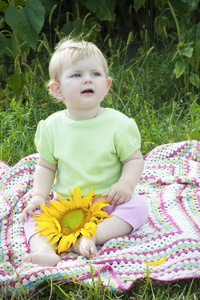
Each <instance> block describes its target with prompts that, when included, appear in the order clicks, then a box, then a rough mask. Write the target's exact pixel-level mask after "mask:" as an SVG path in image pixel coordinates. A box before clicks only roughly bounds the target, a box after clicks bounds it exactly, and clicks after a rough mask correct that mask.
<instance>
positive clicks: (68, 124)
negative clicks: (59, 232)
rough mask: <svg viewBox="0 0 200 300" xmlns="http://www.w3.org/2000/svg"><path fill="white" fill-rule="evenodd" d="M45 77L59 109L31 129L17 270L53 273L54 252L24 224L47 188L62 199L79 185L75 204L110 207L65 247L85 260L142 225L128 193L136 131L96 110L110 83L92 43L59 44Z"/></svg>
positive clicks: (139, 168) (144, 212)
mask: <svg viewBox="0 0 200 300" xmlns="http://www.w3.org/2000/svg"><path fill="white" fill-rule="evenodd" d="M49 74H50V81H49V83H48V86H49V89H50V92H51V93H52V94H53V96H54V97H55V98H57V99H58V100H60V101H62V102H63V103H64V104H65V105H66V109H65V110H62V111H58V112H56V113H54V114H52V115H51V116H49V117H48V118H47V119H46V120H42V121H40V123H39V125H38V128H37V131H36V136H35V143H36V146H37V150H38V152H39V160H38V164H37V166H36V170H35V174H34V183H33V197H32V199H31V201H30V202H29V204H28V205H27V207H26V208H25V209H24V211H23V213H22V220H23V221H24V222H25V233H26V237H27V242H28V243H29V245H30V249H31V253H30V254H29V255H27V256H26V257H24V262H27V261H30V262H32V263H36V264H40V265H45V266H55V265H57V263H59V262H60V261H61V258H60V256H59V255H58V254H57V252H56V250H55V249H54V247H55V246H56V245H54V247H52V246H51V245H50V243H51V240H50V241H48V242H47V241H46V239H47V237H46V236H44V235H41V236H39V233H38V232H36V231H35V228H36V227H35V226H34V219H33V218H32V216H33V215H34V214H35V213H37V212H40V204H42V203H46V202H47V201H48V199H49V193H50V190H51V188H52V185H53V183H54V181H55V192H56V193H58V194H60V195H61V196H62V197H63V199H67V197H68V195H67V192H68V190H69V189H71V191H73V188H74V187H76V186H77V185H79V186H80V189H81V193H82V195H83V196H84V195H86V194H88V193H89V192H90V191H91V188H94V192H95V194H97V195H100V196H101V197H105V198H107V203H109V204H110V205H109V206H108V207H105V210H106V211H107V212H108V213H109V214H110V217H109V218H105V219H104V220H103V221H102V222H100V223H99V224H98V225H97V228H96V232H95V237H94V236H92V237H91V239H89V238H87V237H85V236H81V237H80V238H79V239H78V241H77V242H76V243H75V244H74V245H73V246H72V247H71V248H72V251H74V252H75V253H78V254H81V255H84V256H85V257H87V258H93V257H95V256H97V255H98V251H97V247H96V246H97V245H102V244H103V243H105V242H107V241H108V240H109V239H112V238H116V237H120V236H123V235H126V234H129V233H131V232H133V231H136V230H137V229H138V228H140V227H141V226H142V225H143V224H144V223H145V222H146V221H147V218H148V205H147V203H146V200H145V198H144V197H143V196H141V195H137V194H135V193H133V190H134V188H135V186H136V184H137V183H138V181H139V180H140V177H141V175H142V172H143V167H144V162H143V157H142V154H141V152H140V147H141V138H140V133H139V130H138V127H137V125H136V123H135V121H134V120H133V119H130V118H128V117H127V116H125V115H124V114H122V113H121V112H118V111H116V110H114V109H110V108H103V107H101V102H102V101H103V100H104V97H105V96H106V95H107V93H108V91H109V89H110V86H111V83H112V79H111V78H110V77H109V74H108V66H107V63H106V60H105V58H104V56H103V54H102V52H101V51H100V50H99V49H98V48H97V47H96V46H95V45H94V44H93V43H89V42H86V41H81V42H77V41H74V40H66V39H64V40H62V41H61V42H60V43H59V44H58V45H57V47H56V49H55V52H54V54H53V56H52V58H51V61H50V65H49ZM55 198H56V195H55Z"/></svg>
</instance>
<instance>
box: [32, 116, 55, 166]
mask: <svg viewBox="0 0 200 300" xmlns="http://www.w3.org/2000/svg"><path fill="white" fill-rule="evenodd" d="M35 145H36V147H37V151H38V152H39V153H40V154H41V155H42V157H43V158H44V159H46V160H47V161H48V162H50V163H52V164H57V160H56V158H55V157H54V148H53V143H52V137H50V134H49V132H48V128H47V126H46V124H45V121H43V120H42V121H40V122H39V124H38V127H37V130H36V134H35Z"/></svg>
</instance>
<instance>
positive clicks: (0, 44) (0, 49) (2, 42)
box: [0, 32, 7, 57]
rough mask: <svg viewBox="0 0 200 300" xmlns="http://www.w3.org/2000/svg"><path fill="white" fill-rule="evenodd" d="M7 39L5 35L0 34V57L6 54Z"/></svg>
mask: <svg viewBox="0 0 200 300" xmlns="http://www.w3.org/2000/svg"><path fill="white" fill-rule="evenodd" d="M6 46H7V44H6V38H5V36H4V35H3V33H1V32H0V57H1V56H2V55H3V54H4V53H5V52H6Z"/></svg>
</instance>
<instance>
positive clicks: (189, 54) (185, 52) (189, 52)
mask: <svg viewBox="0 0 200 300" xmlns="http://www.w3.org/2000/svg"><path fill="white" fill-rule="evenodd" d="M182 54H183V55H184V56H187V57H192V54H193V48H192V47H190V46H189V47H187V48H185V49H184V50H183V51H182Z"/></svg>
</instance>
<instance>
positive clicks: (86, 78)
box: [83, 74, 92, 82]
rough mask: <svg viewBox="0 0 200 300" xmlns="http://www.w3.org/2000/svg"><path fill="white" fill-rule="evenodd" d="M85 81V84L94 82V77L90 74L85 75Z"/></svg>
mask: <svg viewBox="0 0 200 300" xmlns="http://www.w3.org/2000/svg"><path fill="white" fill-rule="evenodd" d="M83 81H84V82H91V81H92V76H91V75H89V74H88V75H85V76H84V78H83Z"/></svg>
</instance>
